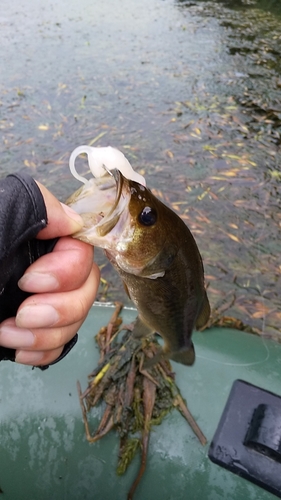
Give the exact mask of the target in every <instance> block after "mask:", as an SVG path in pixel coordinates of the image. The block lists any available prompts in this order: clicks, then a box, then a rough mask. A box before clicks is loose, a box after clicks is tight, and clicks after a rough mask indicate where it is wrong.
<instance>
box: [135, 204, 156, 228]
mask: <svg viewBox="0 0 281 500" xmlns="http://www.w3.org/2000/svg"><path fill="white" fill-rule="evenodd" d="M139 221H140V223H141V224H143V225H144V226H153V224H155V222H156V221H157V212H156V210H155V209H154V208H151V207H144V209H143V210H142V212H141V213H140V214H139Z"/></svg>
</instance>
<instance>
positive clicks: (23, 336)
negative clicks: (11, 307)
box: [0, 325, 35, 349]
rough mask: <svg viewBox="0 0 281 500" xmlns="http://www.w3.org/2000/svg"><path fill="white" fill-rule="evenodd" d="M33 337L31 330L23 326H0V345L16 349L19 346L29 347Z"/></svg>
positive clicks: (32, 342)
mask: <svg viewBox="0 0 281 500" xmlns="http://www.w3.org/2000/svg"><path fill="white" fill-rule="evenodd" d="M34 340H35V337H34V335H33V333H32V332H30V331H29V330H27V329H25V328H17V327H16V326H8V325H3V326H2V327H1V328H0V345H2V346H3V347H10V348H11V349H18V348H19V347H31V346H32V345H33V344H34Z"/></svg>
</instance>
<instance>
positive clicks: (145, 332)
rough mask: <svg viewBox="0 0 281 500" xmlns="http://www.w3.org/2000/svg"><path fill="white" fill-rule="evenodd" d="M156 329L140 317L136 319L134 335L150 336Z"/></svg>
mask: <svg viewBox="0 0 281 500" xmlns="http://www.w3.org/2000/svg"><path fill="white" fill-rule="evenodd" d="M152 333H154V331H153V330H152V329H151V328H150V327H149V326H148V325H146V324H145V323H143V321H142V320H141V319H140V318H139V316H138V317H137V319H136V322H135V326H134V329H133V331H132V335H133V336H134V337H135V338H136V339H139V338H142V337H148V336H149V335H152Z"/></svg>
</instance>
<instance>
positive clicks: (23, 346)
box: [0, 183, 99, 366]
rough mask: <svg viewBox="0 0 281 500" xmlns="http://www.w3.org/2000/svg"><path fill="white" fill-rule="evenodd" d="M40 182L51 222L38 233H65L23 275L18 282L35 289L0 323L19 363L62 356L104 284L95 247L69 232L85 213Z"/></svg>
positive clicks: (0, 340)
mask: <svg viewBox="0 0 281 500" xmlns="http://www.w3.org/2000/svg"><path fill="white" fill-rule="evenodd" d="M37 184H38V186H39V188H40V190H41V193H42V195H43V197H44V201H45V205H46V209H47V215H48V225H47V227H46V228H44V229H43V230H41V231H40V232H39V233H38V235H37V238H39V239H52V238H56V237H59V238H60V239H59V240H58V242H57V243H56V245H55V247H54V250H53V252H51V253H48V254H46V255H43V256H42V257H40V258H39V259H38V260H36V261H35V262H34V263H33V264H32V265H31V266H30V267H29V268H28V269H27V270H26V271H25V273H24V275H23V277H22V278H21V279H20V280H19V283H18V285H19V287H20V288H21V289H22V290H24V291H26V292H29V293H33V294H34V295H31V296H30V297H28V298H27V299H26V300H25V301H24V302H22V304H21V305H20V307H19V309H18V311H17V315H16V317H15V318H9V319H6V320H5V321H3V322H2V323H1V324H0V345H1V346H3V347H9V348H12V349H16V359H15V360H16V361H17V362H18V363H23V364H27V365H34V366H37V365H40V366H41V365H46V364H49V363H51V362H53V361H55V360H56V359H57V358H58V357H59V356H60V354H61V352H62V350H63V347H64V345H65V344H66V343H67V342H68V341H69V340H70V339H71V338H72V337H73V336H74V335H75V333H76V332H77V330H78V329H79V328H80V326H81V325H82V323H83V322H84V320H85V319H86V316H87V314H88V312H89V309H90V307H91V305H92V303H93V301H94V299H95V296H96V292H97V288H98V285H99V268H98V266H97V265H96V264H95V263H93V248H92V247H91V246H90V245H88V244H86V243H83V242H81V241H78V240H75V239H73V238H71V237H70V236H69V235H71V234H73V233H75V232H76V231H78V230H79V229H81V227H82V225H83V222H82V219H81V218H80V216H79V215H78V214H76V213H75V212H73V210H71V209H70V208H69V207H67V206H66V205H63V204H61V203H60V202H59V201H58V200H57V199H56V198H55V197H54V196H53V195H52V194H51V193H50V192H49V191H48V190H47V189H46V188H45V187H44V186H42V185H41V184H40V183H37Z"/></svg>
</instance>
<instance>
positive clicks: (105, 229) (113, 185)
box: [66, 167, 131, 249]
mask: <svg viewBox="0 0 281 500" xmlns="http://www.w3.org/2000/svg"><path fill="white" fill-rule="evenodd" d="M105 171H106V173H105V175H103V176H102V177H97V178H92V179H90V180H89V181H87V182H86V183H85V184H84V185H83V186H82V187H81V188H80V189H78V191H76V192H75V193H74V194H73V195H72V196H71V197H70V198H68V200H67V201H66V204H67V205H68V206H70V207H71V208H73V210H75V211H76V212H77V213H78V214H79V215H80V216H81V217H82V219H83V221H84V226H83V228H82V229H81V230H79V231H78V232H77V233H75V234H74V235H73V237H74V238H77V239H80V240H82V241H85V242H86V243H90V244H91V245H96V246H99V247H101V248H104V249H112V248H114V247H116V244H117V241H118V239H119V238H120V234H122V233H123V231H124V228H125V227H127V226H128V222H129V219H130V216H129V208H128V207H129V203H130V199H131V191H130V185H129V181H128V179H126V178H125V177H124V176H123V175H122V174H121V172H120V171H119V170H118V169H112V170H108V169H106V167H105Z"/></svg>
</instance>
